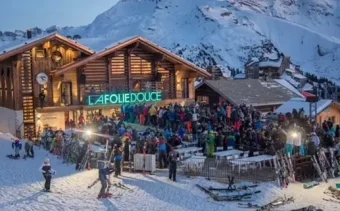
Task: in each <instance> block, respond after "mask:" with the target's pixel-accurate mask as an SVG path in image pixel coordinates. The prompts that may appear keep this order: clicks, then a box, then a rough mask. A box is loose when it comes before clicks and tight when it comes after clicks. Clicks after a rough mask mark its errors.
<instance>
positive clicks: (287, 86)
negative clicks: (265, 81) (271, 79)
mask: <svg viewBox="0 0 340 211" xmlns="http://www.w3.org/2000/svg"><path fill="white" fill-rule="evenodd" d="M275 81H276V82H278V83H279V84H281V85H282V86H284V87H286V88H287V89H289V90H290V91H292V92H294V93H295V94H297V95H299V96H300V97H303V98H304V96H303V95H302V94H301V93H300V92H299V90H297V89H296V88H295V87H294V86H293V85H291V84H290V83H289V82H288V81H286V80H285V79H275Z"/></svg>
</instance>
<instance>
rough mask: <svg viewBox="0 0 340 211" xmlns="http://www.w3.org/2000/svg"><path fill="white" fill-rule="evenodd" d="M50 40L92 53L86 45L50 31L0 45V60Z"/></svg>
mask: <svg viewBox="0 0 340 211" xmlns="http://www.w3.org/2000/svg"><path fill="white" fill-rule="evenodd" d="M50 40H58V41H60V42H62V43H64V44H68V45H69V46H72V47H74V48H76V49H77V50H80V51H82V52H84V53H86V54H88V55H92V54H93V53H94V52H93V51H92V50H91V49H89V48H88V47H86V46H84V45H82V44H79V43H77V42H76V41H74V40H71V39H68V38H67V37H64V36H63V35H60V34H58V33H50V34H44V35H41V36H37V37H35V38H32V39H25V40H18V41H13V42H8V43H6V44H4V45H0V61H2V60H5V59H7V58H9V57H11V56H14V55H16V54H20V53H22V52H24V51H26V50H30V49H31V48H33V47H35V46H37V45H40V44H42V43H44V42H46V41H50Z"/></svg>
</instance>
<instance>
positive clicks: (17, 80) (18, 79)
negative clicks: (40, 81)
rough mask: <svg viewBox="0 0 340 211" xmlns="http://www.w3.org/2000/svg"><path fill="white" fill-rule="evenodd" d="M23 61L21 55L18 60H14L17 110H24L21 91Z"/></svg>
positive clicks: (14, 88) (15, 103)
mask: <svg viewBox="0 0 340 211" xmlns="http://www.w3.org/2000/svg"><path fill="white" fill-rule="evenodd" d="M21 59H22V54H19V55H18V56H17V57H16V60H13V62H12V65H13V83H14V87H13V91H14V105H15V106H14V109H15V110H22V99H21V95H22V90H21V65H22V63H21Z"/></svg>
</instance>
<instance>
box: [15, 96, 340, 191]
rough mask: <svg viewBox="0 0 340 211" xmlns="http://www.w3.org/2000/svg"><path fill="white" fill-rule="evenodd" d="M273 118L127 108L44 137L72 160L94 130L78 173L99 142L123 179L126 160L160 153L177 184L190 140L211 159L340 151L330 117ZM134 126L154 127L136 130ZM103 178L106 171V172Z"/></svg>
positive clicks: (248, 111) (231, 110)
mask: <svg viewBox="0 0 340 211" xmlns="http://www.w3.org/2000/svg"><path fill="white" fill-rule="evenodd" d="M269 116H270V115H269ZM269 116H268V115H267V116H263V115H261V113H260V112H259V111H258V110H256V109H255V108H253V107H252V106H246V105H240V106H232V105H230V104H228V103H221V104H214V105H212V106H208V105H199V104H198V103H192V104H190V105H187V106H183V105H180V104H169V105H168V106H161V107H157V106H154V105H146V104H136V105H123V106H122V107H121V113H120V119H119V121H115V120H114V119H113V118H111V117H107V116H103V115H102V114H101V113H98V114H97V115H96V116H95V117H94V118H93V119H92V120H91V121H85V118H84V119H83V120H81V121H79V124H78V125H79V127H80V128H81V130H75V132H74V133H72V134H71V138H66V137H65V136H66V135H65V132H64V131H62V130H58V131H53V130H52V128H46V129H45V130H44V132H43V133H42V135H41V137H42V143H43V146H44V147H45V148H46V149H47V150H48V151H50V152H51V153H53V154H56V155H58V156H59V157H60V158H63V159H64V160H66V159H69V153H68V152H69V151H71V152H73V151H74V150H73V149H70V146H71V143H72V140H74V136H78V137H79V136H80V135H79V134H83V135H84V134H85V131H91V133H92V134H95V135H92V136H90V135H89V136H87V137H84V136H81V137H80V139H81V140H82V141H84V142H85V144H84V145H83V146H82V147H78V148H77V154H76V157H75V158H73V161H75V162H76V163H77V167H76V168H77V169H79V168H78V167H79V165H80V163H81V162H82V160H83V158H84V156H85V155H86V153H87V152H88V150H89V147H88V146H89V145H90V144H93V143H99V144H101V145H106V146H107V152H108V153H107V154H106V155H105V156H104V158H103V159H106V160H108V161H110V163H113V165H114V166H110V169H109V170H107V172H110V174H111V173H112V172H114V176H115V177H119V176H120V175H121V169H122V168H121V167H122V166H121V164H122V161H128V162H131V161H132V159H133V155H134V154H136V153H143V154H157V155H158V156H157V158H158V164H159V168H169V179H172V180H173V181H176V169H177V161H178V158H179V154H178V153H177V152H176V149H177V148H178V147H179V146H180V145H183V143H187V142H191V143H194V144H196V145H197V147H202V148H203V153H204V154H205V155H206V156H208V157H209V156H213V153H214V152H215V151H217V148H220V149H221V148H223V150H227V149H228V147H233V148H235V149H240V150H243V151H249V152H250V156H252V153H253V152H255V151H262V152H264V153H266V154H271V155H275V154H276V152H277V151H278V150H283V149H284V150H285V152H286V153H290V154H291V155H295V156H303V155H307V154H310V155H313V154H315V153H316V150H317V148H319V147H325V148H328V147H333V148H338V149H339V150H340V144H339V140H340V127H339V125H335V124H334V123H333V122H332V121H331V119H329V120H328V121H324V122H323V123H322V124H321V125H318V124H316V123H315V122H311V121H310V119H309V118H308V117H307V116H306V115H305V114H304V111H303V109H300V110H299V111H297V110H295V109H294V110H292V112H289V113H287V114H282V113H280V114H277V115H276V116H275V115H272V116H271V117H269ZM130 123H133V124H130ZM73 124H74V123H72V128H74V125H73ZM134 124H140V125H144V126H147V127H149V128H148V129H146V130H145V129H144V130H137V127H135V126H134ZM70 126H71V125H70ZM27 143H29V144H27V147H26V146H25V151H26V154H27V155H28V156H32V157H33V156H34V152H33V147H31V145H30V142H27ZM13 149H15V156H18V151H20V150H21V143H19V142H17V141H16V142H14V143H13ZM47 165H48V162H47ZM111 168H112V169H114V170H112V169H111ZM102 175H106V173H105V172H104V173H103V172H102ZM101 178H106V177H104V176H102V177H101ZM46 181H47V184H46V189H49V183H50V177H49V175H47V176H46ZM106 186H107V183H105V184H104V183H103V182H102V187H106ZM102 189H103V188H102ZM104 189H105V188H104ZM102 192H103V190H101V194H102Z"/></svg>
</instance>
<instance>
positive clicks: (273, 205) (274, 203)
mask: <svg viewBox="0 0 340 211" xmlns="http://www.w3.org/2000/svg"><path fill="white" fill-rule="evenodd" d="M291 202H294V198H293V197H290V198H286V197H284V198H282V197H279V198H277V199H275V200H274V201H271V202H270V203H268V204H265V205H263V206H260V205H257V204H252V203H246V204H244V203H239V207H241V208H251V209H256V210H257V211H265V210H270V209H273V208H276V207H279V206H283V205H285V204H288V203H291Z"/></svg>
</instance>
